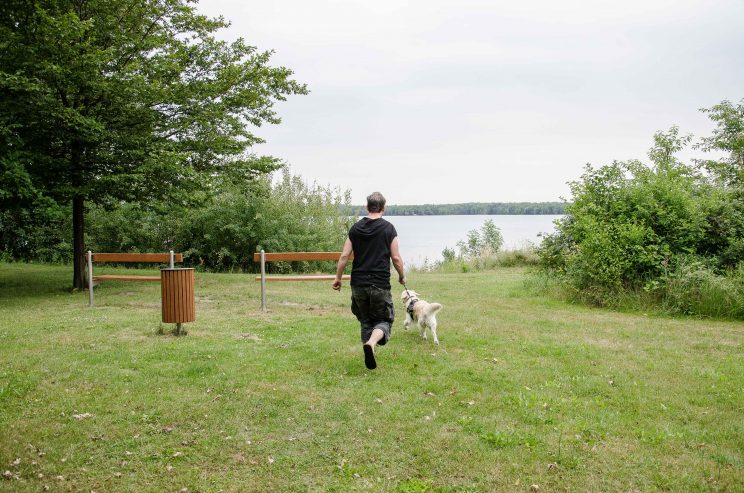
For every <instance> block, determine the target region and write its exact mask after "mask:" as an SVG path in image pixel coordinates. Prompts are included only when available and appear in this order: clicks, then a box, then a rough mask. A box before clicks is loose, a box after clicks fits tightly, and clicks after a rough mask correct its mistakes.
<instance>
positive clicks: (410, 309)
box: [403, 284, 418, 318]
mask: <svg viewBox="0 0 744 493" xmlns="http://www.w3.org/2000/svg"><path fill="white" fill-rule="evenodd" d="M403 289H405V290H406V294H407V295H408V299H409V301H410V303H408V306H406V312H408V315H410V316H411V318H413V305H415V304H416V302H417V301H418V300H417V299H415V298H413V296H411V293H409V292H408V286H406V285H405V284H403Z"/></svg>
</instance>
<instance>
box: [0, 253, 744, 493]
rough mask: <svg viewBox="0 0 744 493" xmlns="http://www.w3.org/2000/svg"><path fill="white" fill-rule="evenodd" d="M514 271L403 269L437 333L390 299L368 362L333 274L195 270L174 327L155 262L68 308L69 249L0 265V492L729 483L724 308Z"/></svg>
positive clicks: (729, 378)
mask: <svg viewBox="0 0 744 493" xmlns="http://www.w3.org/2000/svg"><path fill="white" fill-rule="evenodd" d="M526 274H527V273H526V272H525V271H524V270H522V269H502V270H496V271H491V272H486V273H467V274H435V273H426V274H418V273H414V274H412V275H411V276H410V277H409V288H411V289H415V290H416V291H418V292H419V293H421V294H422V297H423V298H425V299H427V300H429V301H437V302H441V303H442V304H444V309H443V310H442V311H441V312H440V313H439V317H438V318H439V338H440V341H441V344H440V346H438V347H436V346H434V345H433V344H432V343H431V342H430V341H429V342H427V341H423V340H421V339H420V338H419V336H418V333H417V332H416V331H414V330H411V331H404V330H403V328H402V321H403V314H404V312H403V308H402V305H400V304H399V305H398V306H397V318H398V320H397V322H396V325H395V327H394V331H393V339H392V340H391V341H390V343H389V344H388V345H387V346H385V347H383V348H381V349H380V350H379V352H378V365H379V367H378V369H377V370H375V371H368V370H366V369H365V367H364V363H363V353H362V349H361V344H360V341H359V330H358V325H357V323H356V320H355V319H354V318H353V316H352V315H351V312H350V310H349V296H350V291H349V288H348V286H345V287H344V288H343V289H342V291H341V293H336V292H334V291H332V290H331V288H330V282H312V283H310V282H305V283H302V282H294V283H281V282H280V283H269V284H268V302H269V308H270V310H269V312H268V313H265V314H264V313H261V311H260V309H259V305H260V291H259V283H257V282H256V281H254V280H253V276H252V275H247V274H203V273H197V274H196V297H197V301H196V303H197V320H196V322H194V323H191V324H186V325H185V328H186V329H187V330H188V332H189V334H188V336H185V337H178V338H177V337H173V336H171V335H158V330H159V329H160V328H161V324H160V286H159V284H158V283H142V282H140V283H135V282H118V283H117V282H109V283H104V284H102V285H101V286H99V287H98V288H96V304H97V306H96V307H94V308H88V306H87V301H88V298H87V292H76V293H70V292H69V290H65V287H66V286H68V285H69V283H70V282H71V277H72V276H71V269H70V268H69V267H54V266H38V265H21V264H0V473H4V474H3V477H2V478H0V491H34V492H36V491H42V490H44V489H45V488H46V487H48V488H49V490H50V491H85V492H88V491H90V490H95V491H99V492H100V491H137V492H139V491H180V490H182V488H187V489H188V491H189V492H196V491H204V492H216V491H225V492H227V491H257V492H259V491H260V492H263V491H338V492H347V491H395V492H424V491H449V492H467V491H477V492H491V491H525V492H528V491H530V490H531V488H532V485H538V486H539V491H541V492H545V491H547V492H550V491H643V492H645V491H656V490H661V491H742V490H744V327H742V324H740V323H734V322H724V321H707V320H694V319H675V318H666V317H658V316H653V315H646V314H642V313H635V314H628V313H617V312H611V311H606V310H599V309H591V308H587V307H580V306H573V305H569V304H565V303H562V302H558V301H555V300H551V299H549V298H547V297H545V296H543V295H540V294H536V292H535V291H534V290H532V289H530V288H528V287H526V286H527V285H526V284H525V280H526V279H527V275H526ZM394 293H395V298H396V300H397V296H398V295H399V289H398V288H394ZM164 328H165V329H166V330H171V328H172V326H166V327H164Z"/></svg>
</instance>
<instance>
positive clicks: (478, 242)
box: [457, 219, 504, 260]
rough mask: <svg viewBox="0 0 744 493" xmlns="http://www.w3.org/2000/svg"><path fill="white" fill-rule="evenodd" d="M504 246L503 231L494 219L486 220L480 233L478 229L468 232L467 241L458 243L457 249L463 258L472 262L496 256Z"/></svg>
mask: <svg viewBox="0 0 744 493" xmlns="http://www.w3.org/2000/svg"><path fill="white" fill-rule="evenodd" d="M503 244H504V238H503V236H501V230H500V229H499V228H497V227H496V225H495V224H494V223H493V220H492V219H486V220H485V221H484V222H483V226H481V229H480V231H479V230H477V229H473V230H470V231H468V237H467V239H466V240H461V241H458V242H457V247H458V248H459V249H460V256H461V257H463V258H465V259H468V260H472V259H476V258H481V257H491V256H494V255H496V252H498V251H499V249H500V248H501V245H503Z"/></svg>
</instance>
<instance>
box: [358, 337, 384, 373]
mask: <svg viewBox="0 0 744 493" xmlns="http://www.w3.org/2000/svg"><path fill="white" fill-rule="evenodd" d="M383 337H385V333H384V332H383V331H382V329H373V330H372V334H370V336H369V339H367V342H365V343H364V346H363V348H364V365H365V366H366V367H367V368H368V369H370V370H374V369H375V368H377V361H375V346H377V343H378V342H380V340H381V339H382V338H383Z"/></svg>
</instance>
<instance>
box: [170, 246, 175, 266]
mask: <svg viewBox="0 0 744 493" xmlns="http://www.w3.org/2000/svg"><path fill="white" fill-rule="evenodd" d="M175 267H176V260H175V255H174V253H173V250H171V251H170V268H171V269H173V268H175Z"/></svg>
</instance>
